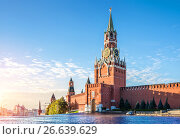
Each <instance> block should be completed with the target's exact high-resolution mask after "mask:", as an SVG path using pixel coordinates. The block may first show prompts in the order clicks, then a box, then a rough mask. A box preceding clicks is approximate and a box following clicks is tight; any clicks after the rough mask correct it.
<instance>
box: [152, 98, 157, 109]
mask: <svg viewBox="0 0 180 139" xmlns="http://www.w3.org/2000/svg"><path fill="white" fill-rule="evenodd" d="M152 103H153V107H154V109H155V108H156V107H157V105H156V102H155V100H154V97H153V100H152Z"/></svg>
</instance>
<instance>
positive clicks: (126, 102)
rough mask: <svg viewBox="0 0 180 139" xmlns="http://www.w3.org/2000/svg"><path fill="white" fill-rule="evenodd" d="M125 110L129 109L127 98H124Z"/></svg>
mask: <svg viewBox="0 0 180 139" xmlns="http://www.w3.org/2000/svg"><path fill="white" fill-rule="evenodd" d="M124 107H125V110H129V109H131V105H130V104H129V102H128V100H127V99H126V101H125V104H124Z"/></svg>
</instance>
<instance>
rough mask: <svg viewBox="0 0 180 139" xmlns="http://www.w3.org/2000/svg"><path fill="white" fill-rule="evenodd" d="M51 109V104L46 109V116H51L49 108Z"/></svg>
mask: <svg viewBox="0 0 180 139" xmlns="http://www.w3.org/2000/svg"><path fill="white" fill-rule="evenodd" d="M50 107H51V104H49V105H48V106H47V108H46V111H45V115H49V108H50Z"/></svg>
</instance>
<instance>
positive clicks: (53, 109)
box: [46, 97, 69, 115]
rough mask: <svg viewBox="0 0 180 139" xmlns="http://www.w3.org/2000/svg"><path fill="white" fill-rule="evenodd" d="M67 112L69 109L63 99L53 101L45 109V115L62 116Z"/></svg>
mask: <svg viewBox="0 0 180 139" xmlns="http://www.w3.org/2000/svg"><path fill="white" fill-rule="evenodd" d="M68 110H69V107H68V104H67V102H66V101H65V99H64V97H61V98H60V99H58V100H55V101H53V102H52V103H51V104H49V105H48V107H47V108H46V115H53V114H63V113H66V112H67V111H68Z"/></svg>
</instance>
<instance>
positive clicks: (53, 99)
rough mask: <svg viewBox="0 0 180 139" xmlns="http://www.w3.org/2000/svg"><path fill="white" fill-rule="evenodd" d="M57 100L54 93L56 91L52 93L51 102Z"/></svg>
mask: <svg viewBox="0 0 180 139" xmlns="http://www.w3.org/2000/svg"><path fill="white" fill-rule="evenodd" d="M55 100H56V97H55V95H54V93H53V94H52V97H51V103H52V102H53V101H55Z"/></svg>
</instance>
